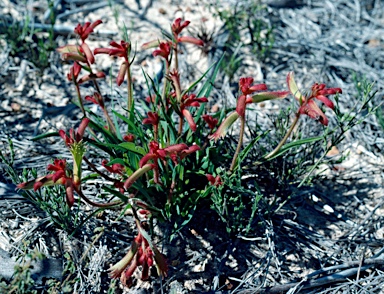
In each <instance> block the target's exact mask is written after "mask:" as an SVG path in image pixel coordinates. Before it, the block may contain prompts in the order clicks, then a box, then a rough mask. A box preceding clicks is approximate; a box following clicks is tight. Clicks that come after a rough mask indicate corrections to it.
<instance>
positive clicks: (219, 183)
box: [205, 174, 224, 187]
mask: <svg viewBox="0 0 384 294" xmlns="http://www.w3.org/2000/svg"><path fill="white" fill-rule="evenodd" d="M205 176H206V177H207V179H208V181H209V183H210V184H211V185H213V186H215V187H218V186H222V185H224V183H223V181H222V180H221V178H220V176H219V175H217V176H216V177H214V176H213V175H210V174H206V175H205Z"/></svg>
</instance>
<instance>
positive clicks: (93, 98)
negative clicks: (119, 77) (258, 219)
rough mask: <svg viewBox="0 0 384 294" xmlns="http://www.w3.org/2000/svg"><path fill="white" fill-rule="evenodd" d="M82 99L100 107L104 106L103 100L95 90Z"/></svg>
mask: <svg viewBox="0 0 384 294" xmlns="http://www.w3.org/2000/svg"><path fill="white" fill-rule="evenodd" d="M84 99H85V100H87V101H90V102H92V103H94V104H96V105H99V106H100V107H101V108H104V100H103V99H102V98H101V95H100V93H98V92H95V93H94V94H93V96H85V98H84Z"/></svg>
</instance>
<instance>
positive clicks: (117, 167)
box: [101, 159, 125, 175]
mask: <svg viewBox="0 0 384 294" xmlns="http://www.w3.org/2000/svg"><path fill="white" fill-rule="evenodd" d="M107 164H108V161H107V160H106V159H103V161H102V162H101V165H102V166H103V167H104V168H105V169H106V170H107V171H109V172H110V173H113V174H119V175H122V174H123V172H124V170H125V167H124V165H122V164H120V163H114V164H112V165H111V166H108V165H107Z"/></svg>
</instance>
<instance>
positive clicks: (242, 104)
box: [209, 77, 289, 141]
mask: <svg viewBox="0 0 384 294" xmlns="http://www.w3.org/2000/svg"><path fill="white" fill-rule="evenodd" d="M252 84H253V78H251V77H247V78H240V80H239V88H240V91H241V93H242V94H241V95H240V96H239V98H238V99H237V104H236V111H234V112H231V113H230V114H229V115H228V116H227V117H226V118H225V120H224V121H223V122H222V123H221V125H220V126H219V127H218V129H217V130H216V132H215V133H213V134H212V135H211V136H209V138H210V139H211V140H215V141H217V140H218V139H219V138H224V137H225V135H226V134H227V131H228V129H229V128H230V127H231V126H232V125H233V124H234V123H235V122H236V120H237V119H238V118H239V117H241V118H243V119H244V118H245V110H246V106H247V104H250V103H259V102H262V101H266V100H274V99H283V98H285V97H287V96H288V94H289V91H278V92H258V93H256V94H253V93H255V92H257V91H264V90H267V86H266V85H265V84H259V85H252ZM251 95H252V96H251Z"/></svg>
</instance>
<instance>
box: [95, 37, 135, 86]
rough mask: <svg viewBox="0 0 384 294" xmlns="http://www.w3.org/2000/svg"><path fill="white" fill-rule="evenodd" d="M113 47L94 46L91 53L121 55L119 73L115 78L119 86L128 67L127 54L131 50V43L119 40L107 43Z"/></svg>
mask: <svg viewBox="0 0 384 294" xmlns="http://www.w3.org/2000/svg"><path fill="white" fill-rule="evenodd" d="M109 45H111V46H112V47H113V48H96V49H95V50H93V53H94V54H95V55H96V54H108V55H110V56H116V57H123V58H124V62H123V63H122V64H121V66H120V70H119V74H118V75H117V78H116V83H117V85H118V86H120V85H121V84H122V83H123V82H124V79H125V75H126V72H127V69H128V65H129V64H130V63H129V59H128V55H129V52H130V50H131V44H130V43H128V42H125V41H120V44H118V43H117V42H115V41H112V42H111V43H109Z"/></svg>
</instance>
